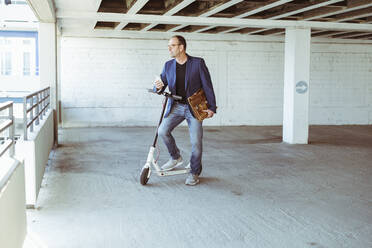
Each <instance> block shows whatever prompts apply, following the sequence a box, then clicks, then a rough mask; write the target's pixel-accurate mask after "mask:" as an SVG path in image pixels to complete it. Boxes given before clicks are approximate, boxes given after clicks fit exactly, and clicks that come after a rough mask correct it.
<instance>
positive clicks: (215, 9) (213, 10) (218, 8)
mask: <svg viewBox="0 0 372 248" xmlns="http://www.w3.org/2000/svg"><path fill="white" fill-rule="evenodd" d="M241 1H243V0H232V1H229V2H227V3H224V4H221V5H218V6H214V7H212V8H211V9H210V10H208V11H207V12H205V13H203V14H201V15H200V17H207V16H211V15H214V14H216V13H218V12H220V11H222V10H224V9H227V8H230V7H231V6H233V5H235V4H237V3H240V2H241ZM186 26H187V25H180V26H177V27H174V28H172V29H170V30H168V32H174V31H177V30H179V29H181V28H184V27H186Z"/></svg>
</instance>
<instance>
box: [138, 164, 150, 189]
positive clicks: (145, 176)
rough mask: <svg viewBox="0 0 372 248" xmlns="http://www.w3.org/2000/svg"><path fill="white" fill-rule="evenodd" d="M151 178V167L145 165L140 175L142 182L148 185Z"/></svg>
mask: <svg viewBox="0 0 372 248" xmlns="http://www.w3.org/2000/svg"><path fill="white" fill-rule="evenodd" d="M149 178H150V168H149V167H143V168H142V171H141V176H140V182H141V184H142V185H146V184H147V182H148V181H149Z"/></svg>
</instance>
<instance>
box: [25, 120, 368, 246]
mask: <svg viewBox="0 0 372 248" xmlns="http://www.w3.org/2000/svg"><path fill="white" fill-rule="evenodd" d="M153 134H154V128H84V129H78V128H76V129H61V130H59V135H60V136H59V139H60V143H61V146H60V147H59V148H58V149H57V150H54V151H53V152H52V154H51V159H50V161H49V165H48V167H47V170H46V174H45V179H44V181H43V185H42V189H41V191H40V194H39V200H38V206H37V208H36V209H34V210H28V211H27V217H28V231H29V235H28V237H27V240H26V246H28V247H48V248H54V247H56V248H59V247H61V248H62V247H63V248H65V247H69V248H72V247H79V248H80V247H89V248H92V247H109V248H111V247H118V248H119V247H120V248H123V247H130V248H140V247H159V248H167V247H171V248H174V247H177V248H178V247H180V248H181V247H185V248H186V247H187V248H193V247H203V248H204V247H213V248H215V247H224V248H225V247H229V248H230V247H267V248H269V247H270V248H272V247H316V248H320V247H322V248H323V247H335V248H336V247H337V248H340V247H345V248H346V247H347V248H351V247H356V248H364V247H366V248H367V247H372V162H371V161H372V126H315V127H311V128H310V144H309V145H289V144H285V143H282V142H281V127H222V128H220V127H218V128H215V127H208V128H205V129H204V157H203V165H204V166H203V173H202V177H201V183H200V185H198V186H195V187H190V186H185V185H184V179H185V177H186V176H185V175H179V176H173V177H166V178H164V177H162V178H160V177H157V176H155V175H154V174H152V176H151V178H150V180H149V183H148V185H146V186H142V185H140V183H139V173H140V170H141V167H142V165H143V164H144V161H145V159H146V155H147V152H148V148H149V146H150V145H151V143H152V137H153ZM175 137H176V140H177V141H178V145H179V147H180V149H181V150H182V154H183V155H184V158H187V157H188V156H189V154H190V144H189V138H188V130H187V129H186V128H183V127H181V128H178V129H176V130H175ZM160 152H161V155H160V161H161V162H165V160H167V159H168V157H167V152H166V150H165V147H164V146H163V144H162V143H161V146H160Z"/></svg>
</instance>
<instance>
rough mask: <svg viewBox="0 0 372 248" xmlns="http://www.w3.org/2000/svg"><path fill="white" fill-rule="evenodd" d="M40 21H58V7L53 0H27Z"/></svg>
mask: <svg viewBox="0 0 372 248" xmlns="http://www.w3.org/2000/svg"><path fill="white" fill-rule="evenodd" d="M27 3H28V5H29V6H30V8H31V9H32V11H33V12H34V14H35V16H36V18H37V19H38V20H39V22H49V23H54V22H56V8H55V6H54V1H53V0H27Z"/></svg>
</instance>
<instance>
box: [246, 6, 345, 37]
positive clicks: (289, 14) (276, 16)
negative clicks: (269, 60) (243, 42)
mask: <svg viewBox="0 0 372 248" xmlns="http://www.w3.org/2000/svg"><path fill="white" fill-rule="evenodd" d="M341 1H343V0H329V1H324V2H321V3H318V4H310V5H309V6H306V7H304V8H301V9H297V10H292V11H289V12H287V13H283V14H279V15H274V16H271V17H269V18H267V19H270V20H277V19H280V18H283V17H288V16H291V15H296V14H298V13H303V12H306V11H309V10H313V9H317V8H321V7H324V6H327V5H330V4H334V3H337V2H341ZM266 30H268V29H263V30H258V31H254V32H252V33H250V34H255V33H259V32H262V31H266Z"/></svg>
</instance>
